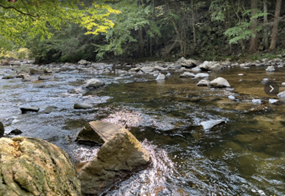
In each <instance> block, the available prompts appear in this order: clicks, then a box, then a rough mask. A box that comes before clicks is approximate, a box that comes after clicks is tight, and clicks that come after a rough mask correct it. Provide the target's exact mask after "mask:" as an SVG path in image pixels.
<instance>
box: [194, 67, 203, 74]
mask: <svg viewBox="0 0 285 196" xmlns="http://www.w3.org/2000/svg"><path fill="white" fill-rule="evenodd" d="M191 71H192V72H194V73H198V72H201V71H202V70H201V69H200V68H199V67H194V68H192V69H191Z"/></svg>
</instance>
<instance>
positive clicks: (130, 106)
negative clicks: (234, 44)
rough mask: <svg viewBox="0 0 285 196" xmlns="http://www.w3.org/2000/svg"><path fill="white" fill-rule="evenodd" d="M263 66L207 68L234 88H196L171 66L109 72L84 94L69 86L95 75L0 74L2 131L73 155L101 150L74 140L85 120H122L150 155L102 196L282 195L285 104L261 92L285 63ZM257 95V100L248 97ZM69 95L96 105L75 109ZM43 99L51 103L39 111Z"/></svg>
mask: <svg viewBox="0 0 285 196" xmlns="http://www.w3.org/2000/svg"><path fill="white" fill-rule="evenodd" d="M264 69H265V68H264V67H263V68H256V67H252V68H251V69H249V70H244V69H240V68H231V69H225V70H223V71H221V72H213V73H210V78H209V79H213V78H215V77H218V76H222V77H224V78H226V79H227V80H228V81H229V83H230V84H231V86H232V88H233V90H231V89H228V90H225V89H211V88H207V87H197V86H196V83H197V82H198V80H197V79H191V78H187V79H181V78H179V77H178V75H177V74H175V73H172V76H171V77H168V78H167V79H166V80H165V81H164V82H162V83H158V82H157V81H155V77H153V76H146V75H141V76H133V77H132V76H128V77H127V79H125V80H122V81H114V77H116V76H117V75H114V74H109V75H100V76H98V77H100V79H102V80H104V81H105V82H106V83H107V85H106V86H105V87H103V88H101V89H98V90H94V91H90V92H88V93H86V94H84V95H82V94H79V93H69V92H68V90H70V89H75V88H76V89H78V87H80V85H81V84H83V81H84V80H86V79H90V78H92V77H94V75H92V74H87V73H80V74H79V73H72V74H71V73H70V72H68V71H67V72H64V73H58V74H55V78H56V80H54V81H44V82H42V83H44V84H46V87H44V88H34V84H35V83H32V82H26V83H23V82H21V81H20V80H19V79H12V80H9V81H8V80H5V81H4V80H1V83H0V89H1V91H0V100H1V102H0V104H1V114H0V119H1V121H3V123H4V124H5V126H6V133H8V132H9V131H11V130H13V129H15V128H18V129H20V130H22V131H23V136H29V137H39V138H42V139H45V140H47V141H50V142H52V143H54V144H56V145H58V146H60V147H61V148H63V149H64V150H65V151H67V152H68V153H69V155H70V156H71V159H72V161H73V162H74V163H78V162H86V161H89V160H91V159H92V157H94V156H95V155H96V153H97V152H98V149H99V148H98V147H88V146H83V145H78V144H76V143H74V142H72V139H74V137H75V135H76V133H77V131H79V130H80V129H81V128H82V127H83V126H84V124H85V123H86V122H88V121H92V120H103V121H108V122H112V123H116V124H120V125H123V126H125V127H126V128H127V129H129V130H130V131H131V132H132V133H133V134H134V135H135V136H136V137H137V138H138V139H139V140H140V141H143V145H144V147H145V148H146V149H147V150H148V152H149V153H150V155H151V158H152V163H151V165H150V166H149V167H148V168H147V169H145V170H142V171H138V172H136V173H135V174H134V175H132V176H130V177H129V178H128V179H126V180H125V181H123V182H122V183H120V184H119V185H117V186H115V187H113V188H112V189H111V190H109V191H108V192H106V193H104V194H105V195H284V194H285V188H284V187H285V186H284V185H285V162H284V161H285V143H284V139H285V129H284V124H285V116H284V103H283V102H281V103H280V104H279V105H271V104H268V99H269V98H274V97H269V96H267V95H266V94H265V93H264V91H263V87H264V84H262V83H261V81H262V80H263V78H269V80H273V81H275V82H277V83H278V84H281V82H283V81H284V80H285V77H284V73H285V71H284V70H282V69H280V70H278V72H276V73H274V74H267V73H266V72H265V71H264ZM239 73H243V74H244V75H243V76H239V75H238V74H239ZM134 81H137V82H134ZM76 89H75V90H73V91H76ZM284 90H285V88H284V87H280V91H284ZM73 91H71V92H73ZM229 95H233V96H235V97H236V99H235V100H234V101H233V100H230V99H228V96H229ZM253 98H259V99H261V100H262V104H260V105H254V104H252V99H253ZM75 102H84V103H91V104H93V105H94V108H92V109H88V110H75V109H73V104H74V103H75ZM21 105H27V106H28V105H32V106H36V107H39V108H40V112H39V113H28V114H25V115H22V114H20V110H19V106H21ZM47 106H54V107H55V109H54V110H53V111H52V112H51V113H48V114H47V113H42V112H41V111H42V110H44V109H45V108H46V107H47ZM212 119H214V120H218V119H223V120H225V121H226V124H223V125H220V126H217V127H215V128H214V129H212V130H210V131H209V130H208V131H205V130H203V128H202V126H200V123H201V122H202V121H206V120H212ZM69 138H71V141H70V139H69Z"/></svg>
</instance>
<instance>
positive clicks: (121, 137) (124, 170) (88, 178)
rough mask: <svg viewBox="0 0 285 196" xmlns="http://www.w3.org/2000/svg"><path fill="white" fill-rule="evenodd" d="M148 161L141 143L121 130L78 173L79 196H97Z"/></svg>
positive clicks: (148, 158)
mask: <svg viewBox="0 0 285 196" xmlns="http://www.w3.org/2000/svg"><path fill="white" fill-rule="evenodd" d="M149 160H150V157H149V154H148V152H147V151H146V150H145V149H144V148H143V147H142V145H141V143H140V142H139V141H138V140H137V139H136V138H135V137H134V136H133V135H132V134H131V133H130V132H129V131H128V130H126V129H120V130H119V131H118V132H116V133H115V135H114V136H113V137H112V138H111V139H110V140H108V141H106V143H105V144H104V145H103V146H102V147H101V148H100V150H99V151H98V154H97V156H96V157H94V158H93V160H92V161H90V162H89V163H87V164H86V165H85V166H84V167H83V168H82V169H81V171H80V172H79V178H80V180H81V189H82V193H83V194H87V195H88V194H90V195H98V194H100V193H101V192H102V191H104V190H106V189H107V188H108V187H110V186H111V185H113V184H114V183H115V182H117V181H118V180H121V179H122V178H123V177H125V176H126V175H127V174H128V173H130V172H131V171H133V170H135V169H136V168H138V167H141V166H144V165H146V164H147V163H148V162H149Z"/></svg>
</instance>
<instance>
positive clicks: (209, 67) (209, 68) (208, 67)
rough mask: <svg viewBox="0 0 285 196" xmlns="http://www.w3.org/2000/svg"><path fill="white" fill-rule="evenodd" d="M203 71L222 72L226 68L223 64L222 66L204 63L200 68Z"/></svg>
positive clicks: (213, 62) (212, 62)
mask: <svg viewBox="0 0 285 196" xmlns="http://www.w3.org/2000/svg"><path fill="white" fill-rule="evenodd" d="M198 67H199V68H200V69H201V70H205V71H212V70H220V69H222V68H223V67H224V65H223V64H220V63H218V62H215V61H204V62H203V63H202V64H201V65H199V66H198Z"/></svg>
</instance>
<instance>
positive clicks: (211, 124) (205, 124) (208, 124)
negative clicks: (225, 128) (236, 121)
mask: <svg viewBox="0 0 285 196" xmlns="http://www.w3.org/2000/svg"><path fill="white" fill-rule="evenodd" d="M222 123H225V120H208V121H203V122H201V123H200V124H201V125H202V126H203V129H204V130H205V131H208V130H211V129H212V128H214V127H215V126H217V125H220V124H222Z"/></svg>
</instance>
